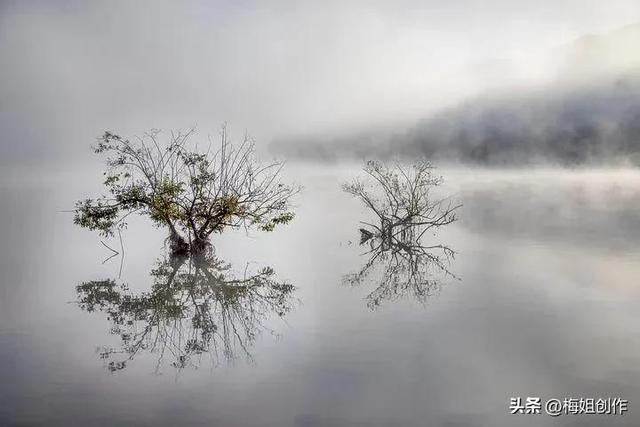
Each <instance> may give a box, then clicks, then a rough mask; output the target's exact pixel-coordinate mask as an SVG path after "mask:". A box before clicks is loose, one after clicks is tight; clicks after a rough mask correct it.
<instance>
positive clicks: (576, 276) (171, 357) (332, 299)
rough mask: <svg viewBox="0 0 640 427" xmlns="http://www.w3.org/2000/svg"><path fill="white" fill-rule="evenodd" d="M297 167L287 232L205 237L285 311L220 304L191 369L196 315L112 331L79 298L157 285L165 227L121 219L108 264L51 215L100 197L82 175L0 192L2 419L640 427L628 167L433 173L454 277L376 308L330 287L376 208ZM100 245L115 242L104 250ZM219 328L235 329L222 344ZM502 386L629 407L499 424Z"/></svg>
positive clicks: (8, 186)
mask: <svg viewBox="0 0 640 427" xmlns="http://www.w3.org/2000/svg"><path fill="white" fill-rule="evenodd" d="M290 166H291V167H290V168H289V174H290V175H291V176H292V177H294V178H295V179H296V180H297V181H298V182H300V183H301V184H303V185H304V187H305V188H304V192H303V193H302V194H301V195H300V197H299V198H298V199H297V201H296V204H297V205H298V208H297V217H296V219H295V221H294V222H293V223H292V224H290V225H288V226H286V227H284V228H281V229H279V230H276V231H275V232H273V233H258V232H255V233H250V234H249V235H246V234H245V233H244V231H242V232H232V233H225V234H223V235H219V236H215V237H214V244H215V247H216V256H217V257H218V258H219V259H222V260H224V261H225V262H227V263H229V264H230V265H231V267H230V271H228V272H227V273H225V274H229V275H230V276H229V277H231V276H233V277H236V278H245V277H252V275H253V274H256V272H258V271H259V270H260V269H261V268H263V267H269V268H271V269H273V272H274V276H273V277H274V280H275V281H276V282H277V283H290V284H292V285H294V286H295V289H294V290H291V292H287V293H286V294H281V295H280V296H281V297H282V301H281V302H282V304H286V307H287V310H285V311H284V312H283V313H280V314H282V315H279V312H280V311H281V310H280V308H282V307H281V306H278V305H276V306H258V307H261V308H260V310H257V309H256V310H252V309H251V307H252V308H254V309H255V308H256V305H255V304H256V302H255V301H256V300H251V299H250V298H249V297H247V296H240V297H234V296H227V298H228V300H227V301H228V302H229V301H230V302H231V303H232V304H229V305H227V306H226V307H227V308H229V307H230V308H231V309H232V310H230V311H227V312H224V310H222V311H221V308H220V307H217V308H216V309H215V310H212V312H211V313H212V314H211V317H210V318H211V319H212V320H214V321H215V320H217V321H218V322H219V325H216V326H217V327H218V328H219V329H216V333H218V335H217V341H216V346H217V347H216V348H217V350H218V351H217V352H210V351H200V352H199V351H192V352H191V353H189V354H188V357H187V358H186V359H180V357H181V356H185V352H184V351H183V349H184V344H185V343H186V342H187V341H188V340H189V339H190V338H193V337H194V336H195V337H200V338H201V337H202V334H199V332H201V331H202V328H200V329H198V328H197V327H196V329H195V335H193V333H194V323H192V321H191V320H192V318H193V311H190V312H185V313H188V314H185V316H184V319H183V321H182V322H177V323H176V317H173V318H171V317H165V318H164V319H167V318H168V319H170V321H167V322H164V323H163V322H159V323H158V322H156V323H154V320H153V319H151V320H149V319H150V318H146V320H145V319H144V318H143V319H142V320H138V321H136V322H133V324H128V323H127V321H128V320H130V319H124V320H123V321H122V322H120V328H121V330H114V329H113V328H114V322H113V313H111V314H109V313H107V312H106V311H105V310H102V309H101V308H100V307H93V308H94V310H93V311H92V312H87V311H86V307H84V308H85V309H83V307H82V306H79V305H78V303H77V302H78V299H79V298H80V299H81V298H82V296H83V294H80V295H79V294H78V293H77V292H76V287H77V286H78V285H81V284H82V283H87V282H89V281H96V280H107V279H113V280H115V281H116V283H118V284H122V283H126V284H127V285H128V286H129V288H130V289H129V291H127V292H129V293H130V294H131V295H133V296H138V297H140V296H141V295H144V294H143V293H144V292H147V293H148V292H150V291H151V289H152V284H153V277H151V276H150V273H151V271H152V270H153V269H154V268H157V266H158V262H162V260H163V253H164V251H163V239H164V234H163V231H162V230H157V229H154V228H152V227H151V226H150V225H149V224H148V223H146V222H145V221H144V220H135V221H133V222H132V223H131V225H130V227H129V229H128V230H127V231H126V232H125V233H124V234H123V238H124V248H125V255H124V259H121V257H120V256H117V257H114V258H113V259H111V260H109V261H107V262H105V263H104V264H103V263H102V262H103V260H104V259H105V258H107V257H108V256H109V255H111V253H110V252H109V251H108V250H107V249H106V248H105V247H104V246H102V245H101V244H100V239H99V238H98V237H97V236H96V235H95V234H93V233H92V232H89V231H86V230H81V229H78V228H77V227H75V226H73V224H72V223H71V217H70V214H68V213H64V212H60V211H62V210H65V209H68V208H69V207H71V206H72V205H73V201H74V200H75V199H77V198H80V197H83V196H85V195H88V194H90V193H91V191H93V190H95V189H96V188H97V186H96V183H97V181H94V178H97V177H94V176H93V175H92V173H85V172H82V173H81V174H80V175H81V176H83V177H85V178H86V179H78V178H77V176H78V173H76V172H73V173H72V172H69V173H67V174H65V175H61V176H57V177H51V178H49V179H47V180H44V179H42V180H39V181H33V182H27V183H19V182H17V181H15V180H13V181H7V180H5V181H4V184H2V187H0V192H1V195H2V200H3V203H2V206H1V207H0V211H1V215H0V217H1V218H2V222H1V224H2V225H1V226H0V233H1V236H0V237H1V239H2V245H1V249H0V250H1V252H0V267H1V271H2V277H1V279H0V280H1V281H0V283H1V286H0V384H2V385H1V386H0V424H1V425H48V426H51V425H53V426H69V425H94V426H102V425H104V426H114V425H126V426H137V425H156V426H164V425H166V426H173V425H207V426H210V425H221V426H424V425H429V426H516V425H536V426H545V425H550V426H551V425H553V426H557V425H581V426H583V425H598V426H599V425H605V424H606V425H638V424H640V415H638V414H640V410H639V409H638V408H639V407H638V406H637V405H640V369H639V368H638V363H637V362H638V360H639V358H640V345H639V344H640V314H639V311H638V309H637V307H638V300H639V298H638V297H639V288H638V284H637V283H638V282H637V277H639V273H640V250H639V249H638V243H640V213H639V212H640V211H639V210H638V206H640V203H639V202H640V190H639V189H640V186H639V185H638V184H640V173H638V172H634V171H627V170H625V171H558V170H534V171H478V170H475V171H465V170H462V169H443V170H442V171H441V172H442V174H443V175H444V177H445V179H446V182H447V185H446V188H445V191H446V192H448V193H450V194H453V195H454V197H455V198H456V199H458V200H460V201H461V202H462V203H463V204H464V206H463V208H462V211H461V219H460V220H459V221H458V222H457V223H455V224H454V225H451V226H449V227H447V228H446V229H444V230H441V232H439V233H438V235H437V236H432V237H431V239H434V240H433V241H434V242H436V241H437V242H439V243H445V244H447V245H448V246H449V247H451V248H452V249H454V250H455V251H456V256H455V259H454V260H453V261H452V263H451V266H450V268H451V271H452V272H453V273H454V274H455V276H456V277H447V276H442V275H438V274H437V272H436V274H435V276H434V280H436V282H437V286H434V287H433V289H432V291H433V292H429V295H428V296H426V297H424V298H416V293H415V292H411V291H408V292H403V291H402V289H399V290H398V291H397V292H388V293H384V294H383V295H387V296H390V297H389V298H381V299H380V300H379V301H378V302H379V303H378V304H373V305H372V304H370V301H371V299H370V298H369V299H368V297H369V296H370V295H371V293H372V292H374V291H375V290H376V288H377V287H378V286H379V284H380V281H379V278H378V277H375V275H373V277H371V278H369V280H367V281H364V283H361V284H360V285H357V286H352V285H350V284H349V283H348V281H347V280H345V277H348V275H349V274H351V273H355V272H358V271H359V269H360V268H362V266H363V264H364V263H365V262H366V260H367V257H366V256H363V255H362V253H363V252H364V249H365V248H364V247H362V246H359V245H358V241H359V233H358V228H359V221H360V220H363V219H370V215H369V214H368V213H367V212H366V210H365V209H363V208H362V207H361V206H360V205H359V203H358V201H357V200H355V199H352V198H350V197H349V196H348V195H346V194H344V193H342V192H341V191H340V183H341V182H342V181H344V180H346V179H349V178H350V177H352V176H354V174H357V172H358V169H357V167H350V166H343V167H335V166H318V165H290ZM69 177H75V178H73V179H69ZM105 243H107V244H109V245H110V246H112V247H114V248H116V249H119V245H120V244H119V242H118V239H112V240H109V241H107V242H105ZM121 260H122V264H121ZM162 280H166V278H165V279H162ZM274 283H275V282H274ZM114 289H116V288H114ZM264 289H266V288H265V287H262V288H260V287H258V291H260V292H262V291H264ZM391 291H393V290H391ZM85 296H86V295H85ZM120 296H121V297H122V295H120ZM200 297H202V298H205V297H206V296H204V297H203V296H202V295H200ZM209 297H210V298H212V299H210V300H209V301H213V302H216V301H220V298H221V297H220V296H217V297H211V296H209ZM157 298H158V296H157V295H156V300H154V301H156V302H157ZM216 298H217V299H216ZM205 299H206V298H205ZM118 301H121V300H118ZM137 301H138V302H140V301H141V300H137ZM149 301H151V300H150V299H146V300H142V303H141V304H142V305H143V306H144V308H145V309H148V308H149V307H150V305H149V304H150V303H149ZM180 301H182V302H183V303H184V304H186V305H187V306H189V305H188V304H189V302H188V301H183V300H180ZM165 302H166V301H165ZM249 303H251V304H254V305H252V306H251V307H249V306H248V304H249ZM145 304H146V305H145ZM116 306H117V307H120V308H122V305H120V306H118V304H116V305H115V306H114V305H111V307H112V308H113V307H116ZM151 307H152V308H154V307H155V308H157V306H154V305H153V304H151ZM190 307H193V305H191V306H190ZM199 307H201V306H199ZM165 308H166V306H165ZM243 310H244V311H243ZM196 311H197V310H196ZM160 312H161V311H158V310H156V311H155V312H154V311H153V310H152V311H151V313H155V315H156V316H160V314H159V313H160ZM146 313H149V311H146ZM225 313H226V314H225ZM124 314H127V312H126V310H125V313H124ZM129 314H130V313H129ZM225 316H226V317H225ZM134 317H135V316H134ZM154 319H156V320H157V317H156V318H154ZM234 322H235V323H234ZM242 322H245V323H244V325H245V326H247V327H246V328H243V327H242V325H243V323H242ZM149 324H151V325H156V326H154V328H155V329H154V328H151V329H152V330H153V332H154V333H156V334H157V336H158V337H159V338H158V339H157V340H155V341H154V342H155V346H154V345H153V344H154V342H151V343H149V342H147V343H146V344H145V346H143V347H141V348H139V349H137V350H136V351H135V352H133V353H131V352H128V353H127V352H125V353H114V354H112V355H111V356H110V357H108V358H101V356H100V353H101V352H104V349H105V348H106V349H112V350H115V351H116V352H117V351H122V350H123V349H124V347H123V341H122V333H123V332H125V333H131V332H133V333H135V332H140V331H144V328H145V326H147V325H149ZM220 325H227V326H229V327H233V326H234V325H236V326H238V325H240V327H239V328H238V329H236V330H235V332H234V329H227V330H228V331H231V334H227V335H225V334H224V333H220V331H221V330H222V329H220V328H222V326H220ZM116 326H117V325H116ZM159 330H161V332H160V333H158V331H159ZM247 331H249V332H247ZM225 336H226V338H225ZM180 340H182V341H180ZM165 344H168V345H165ZM152 349H153V350H154V351H152ZM162 349H165V353H164V354H162ZM116 357H119V358H120V359H117V360H126V363H125V365H124V367H123V369H114V366H116V365H110V362H112V361H114V360H116ZM123 357H124V359H122V358H123ZM180 361H182V362H184V363H182V364H181V363H176V362H180ZM117 367H120V365H118V366H117ZM110 368H111V369H110ZM516 396H522V397H527V396H539V397H541V398H543V399H549V398H559V399H563V398H565V397H596V398H598V397H604V398H606V397H621V398H625V399H628V400H629V407H630V410H629V412H628V413H627V414H625V415H624V416H606V417H603V416H575V415H574V416H570V415H566V416H560V417H558V418H552V417H550V416H547V415H545V414H540V415H510V414H509V399H510V397H516Z"/></svg>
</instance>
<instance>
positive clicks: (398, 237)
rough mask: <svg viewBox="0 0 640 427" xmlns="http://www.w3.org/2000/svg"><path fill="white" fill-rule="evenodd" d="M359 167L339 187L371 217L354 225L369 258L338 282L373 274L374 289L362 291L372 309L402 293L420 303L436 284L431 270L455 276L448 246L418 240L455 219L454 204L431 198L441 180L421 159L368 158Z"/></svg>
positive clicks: (357, 282) (435, 289)
mask: <svg viewBox="0 0 640 427" xmlns="http://www.w3.org/2000/svg"><path fill="white" fill-rule="evenodd" d="M364 172H365V178H364V179H363V178H359V179H355V180H354V181H353V182H351V183H348V184H345V185H344V186H343V189H344V191H346V192H347V193H349V194H351V195H353V196H355V197H357V198H358V199H360V200H361V201H362V202H363V203H364V205H365V206H366V207H367V208H368V209H369V210H370V211H371V212H373V213H374V214H375V216H376V219H377V220H376V221H370V222H365V221H361V223H362V224H363V225H364V226H365V227H366V228H361V229H360V244H361V245H364V244H368V246H369V250H367V252H366V253H365V254H364V255H369V259H368V261H367V262H366V263H365V264H364V266H363V267H362V268H361V269H360V271H358V272H357V273H353V274H349V275H347V276H345V277H344V281H345V282H346V283H348V284H351V285H360V284H362V283H363V282H364V281H366V280H368V279H371V276H373V275H375V273H376V272H377V273H379V280H377V282H378V283H377V285H376V288H375V290H374V291H373V292H371V293H370V294H369V295H368V296H367V301H368V302H367V304H368V306H369V307H370V308H372V309H373V308H376V307H378V306H379V305H380V304H381V303H382V302H383V301H387V300H395V299H398V298H400V297H403V296H407V295H412V296H413V297H415V298H416V299H418V300H419V301H421V302H425V301H426V299H427V298H428V297H430V296H432V295H433V294H435V293H436V292H438V290H439V289H440V285H441V282H440V280H439V279H438V277H437V274H439V273H442V274H443V275H444V276H448V277H451V278H455V277H456V276H455V275H454V274H453V273H452V272H451V271H450V270H449V265H450V263H451V260H452V259H453V257H454V255H455V253H454V251H453V250H452V249H451V248H449V247H448V246H446V245H444V244H441V243H433V242H431V243H424V242H423V240H424V239H423V236H424V235H425V233H427V232H435V230H437V229H438V228H440V227H443V226H446V225H448V224H451V223H453V222H454V221H456V219H457V217H456V211H457V209H458V208H459V207H460V205H455V204H453V203H452V202H451V201H450V200H449V198H442V199H437V198H435V197H434V195H433V194H432V190H433V189H434V188H435V187H437V186H439V185H441V184H442V182H443V180H442V177H440V176H437V175H434V174H433V167H432V166H431V164H430V163H428V162H426V161H418V162H416V163H414V164H413V165H411V166H410V167H406V166H402V165H400V164H395V165H394V166H388V165H386V164H384V163H381V162H377V161H368V162H367V163H366V164H365V167H364Z"/></svg>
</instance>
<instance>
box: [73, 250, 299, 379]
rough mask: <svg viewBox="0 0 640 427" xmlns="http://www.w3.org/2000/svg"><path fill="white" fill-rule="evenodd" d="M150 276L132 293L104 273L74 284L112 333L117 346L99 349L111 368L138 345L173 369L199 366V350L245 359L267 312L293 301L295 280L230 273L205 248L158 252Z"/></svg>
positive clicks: (280, 311) (122, 364)
mask: <svg viewBox="0 0 640 427" xmlns="http://www.w3.org/2000/svg"><path fill="white" fill-rule="evenodd" d="M151 277H152V281H153V285H152V288H151V291H149V292H143V293H140V294H134V293H132V292H131V291H130V290H129V288H128V287H127V285H126V284H124V283H117V282H116V281H115V280H112V279H109V280H99V281H90V282H84V283H82V284H81V285H78V286H77V287H76V290H77V294H78V304H79V306H80V307H81V308H82V309H83V310H85V311H88V312H93V311H101V312H104V313H106V314H107V319H108V320H109V321H110V322H111V329H110V332H111V333H112V334H114V335H117V336H119V337H120V340H121V346H120V347H119V348H110V347H103V348H101V349H100V357H101V358H103V359H105V360H106V361H107V368H108V369H109V370H110V371H111V372H114V371H118V370H121V369H124V368H126V366H127V363H128V362H129V361H131V360H133V359H134V357H136V355H138V354H140V353H141V352H150V353H154V354H156V355H157V357H158V361H157V365H156V371H158V370H159V369H160V367H161V365H162V364H163V363H164V361H165V360H166V359H167V358H168V359H170V360H171V362H170V363H171V365H172V366H174V367H175V368H178V369H182V368H185V367H187V366H194V367H197V366H199V364H200V362H201V359H202V358H203V356H210V357H211V358H212V360H213V361H214V362H217V361H218V360H220V359H223V360H227V361H228V360H231V359H234V358H235V357H236V356H238V355H239V354H242V355H244V356H245V357H247V358H249V359H251V354H250V352H249V348H250V346H251V344H252V343H253V341H254V340H255V338H256V336H257V335H258V334H259V333H260V332H262V331H264V330H268V328H267V327H266V326H265V320H266V319H267V317H268V316H269V315H271V314H276V315H278V316H280V317H282V316H284V315H286V314H287V313H288V312H289V311H290V310H291V309H292V305H293V303H292V297H293V292H294V290H295V287H294V286H293V285H291V284H288V283H285V282H279V281H277V280H276V279H275V274H274V271H273V270H272V269H271V268H269V267H266V268H263V269H261V270H259V271H257V272H256V273H255V274H251V275H249V274H248V273H247V272H246V271H245V273H244V275H243V276H242V277H240V278H238V277H235V276H234V275H233V273H232V272H231V265H230V264H228V263H226V262H224V261H223V260H221V259H219V258H218V257H216V256H215V255H214V254H213V253H212V252H209V253H208V254H206V255H203V256H199V257H189V258H175V257H169V258H165V259H160V260H159V261H158V262H157V264H156V266H155V268H154V269H153V270H152V272H151Z"/></svg>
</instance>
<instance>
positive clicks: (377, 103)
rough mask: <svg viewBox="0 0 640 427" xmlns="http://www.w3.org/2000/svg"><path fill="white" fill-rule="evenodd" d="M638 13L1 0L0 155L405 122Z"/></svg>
mask: <svg viewBox="0 0 640 427" xmlns="http://www.w3.org/2000/svg"><path fill="white" fill-rule="evenodd" d="M638 21H640V2H638V1H637V0H611V1H607V2H603V1H599V0H580V1H578V0H555V1H537V2H531V1H516V0H509V1H507V0H496V1H479V0H458V1H447V2H443V1H440V0H438V1H430V0H426V1H412V0H400V1H380V0H373V1H349V2H347V1H326V2H325V1H323V2H302V1H273V2H258V1H256V2H252V1H234V2H215V1H210V2H186V1H185V2H145V1H140V2H124V1H123V2H117V1H116V2H112V1H104V2H71V1H58V2H45V1H25V2H7V1H0V58H2V60H1V62H0V64H1V65H0V70H1V73H2V75H1V77H2V78H1V79H0V130H1V131H2V136H1V142H0V144H1V145H0V166H1V167H5V168H6V167H17V166H24V167H40V166H42V165H44V164H48V165H61V167H62V166H64V167H70V166H71V165H73V164H77V163H78V162H82V161H83V160H84V159H86V158H87V157H88V156H90V155H91V152H90V150H89V145H90V144H91V143H93V142H94V141H95V137H97V136H98V135H100V134H101V133H102V132H103V131H104V130H111V131H114V132H119V133H122V134H124V135H134V134H140V133H142V132H144V131H145V130H148V129H150V128H159V129H167V130H168V129H184V128H188V127H191V126H194V125H195V126H197V128H198V130H199V132H200V133H201V134H215V132H216V131H217V129H218V128H219V126H220V124H221V123H222V122H228V124H229V126H230V128H231V130H232V132H235V133H237V134H238V135H240V134H242V133H244V132H245V131H247V132H249V133H250V134H252V135H253V136H254V137H255V138H256V140H257V144H258V147H259V148H264V147H266V146H267V145H268V143H269V142H270V141H271V140H273V139H274V138H278V137H283V136H288V135H298V134H300V135H303V134H313V133H322V132H329V133H330V132H342V131H345V130H353V129H366V128H367V127H374V126H402V124H403V123H406V122H408V121H411V120H415V119H417V118H420V117H424V116H426V115H428V114H429V113H430V112H433V111H437V110H438V109H440V108H443V107H446V106H449V105H453V104H455V103H456V102H459V101H461V100H463V99H466V98H468V97H470V96H474V95H477V94H480V93H483V92H486V91H491V90H496V89H499V88H508V87H510V86H513V85H528V84H536V82H541V81H544V80H545V79H548V78H549V76H550V75H551V74H552V73H553V65H554V64H553V63H550V61H549V57H548V52H550V51H552V50H553V49H556V48H558V47H561V46H563V45H566V44H567V43H571V42H572V41H573V40H575V39H576V38H578V37H580V36H582V35H585V34H589V33H604V32H607V31H611V30H613V29H616V28H619V27H622V26H624V25H628V24H632V23H636V22H638ZM301 143H304V141H301Z"/></svg>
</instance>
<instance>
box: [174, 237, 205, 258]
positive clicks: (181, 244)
mask: <svg viewBox="0 0 640 427" xmlns="http://www.w3.org/2000/svg"><path fill="white" fill-rule="evenodd" d="M168 240H169V249H170V251H171V256H174V257H184V256H188V255H193V256H200V255H203V254H205V253H206V252H207V250H208V249H209V248H211V242H209V241H208V240H207V239H193V240H191V241H190V242H187V241H186V240H185V239H184V238H183V237H182V236H180V235H179V234H177V233H175V234H170V235H169V237H168Z"/></svg>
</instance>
